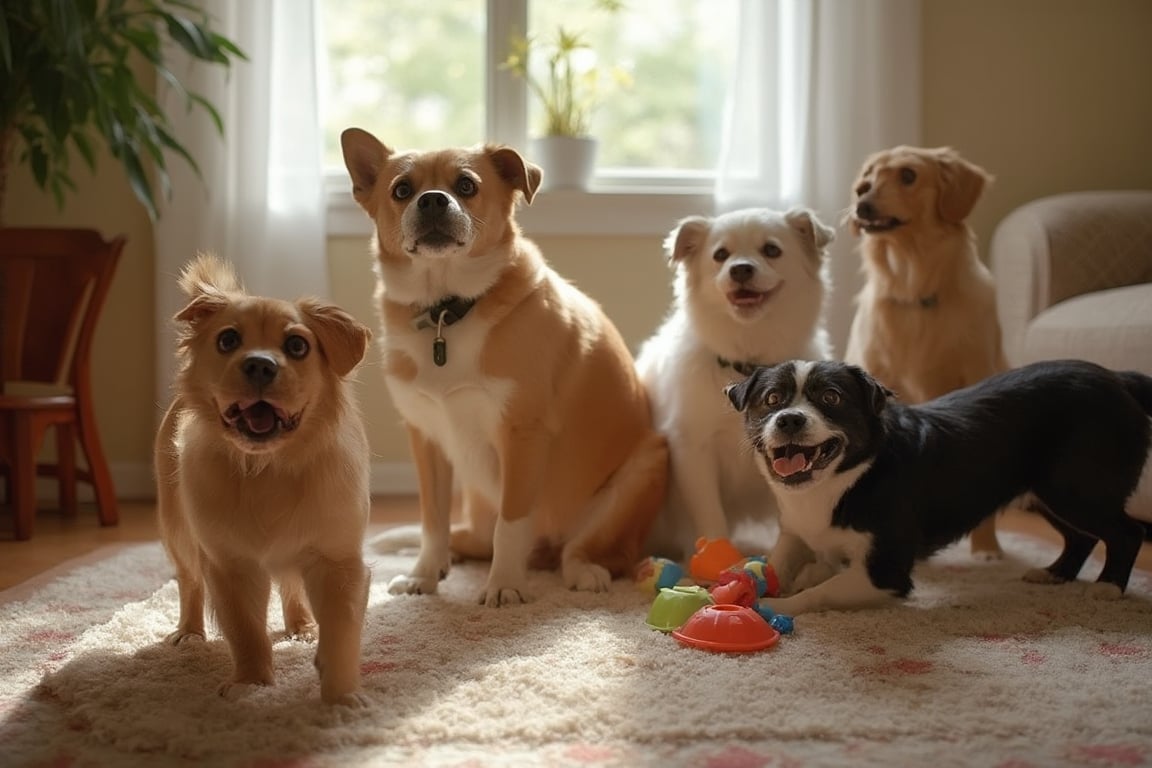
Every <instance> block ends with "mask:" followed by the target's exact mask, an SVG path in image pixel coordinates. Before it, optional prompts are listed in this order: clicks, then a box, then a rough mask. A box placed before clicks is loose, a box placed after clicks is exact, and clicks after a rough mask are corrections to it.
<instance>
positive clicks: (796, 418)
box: [776, 411, 808, 435]
mask: <svg viewBox="0 0 1152 768" xmlns="http://www.w3.org/2000/svg"><path fill="white" fill-rule="evenodd" d="M807 424H808V417H807V416H805V415H804V414H802V413H800V412H799V411H785V412H784V413H782V414H780V415H779V416H777V417H776V429H777V430H779V431H780V432H783V433H784V434H785V435H795V434H797V433H799V432H800V431H801V430H802V429H804V427H805V426H807Z"/></svg>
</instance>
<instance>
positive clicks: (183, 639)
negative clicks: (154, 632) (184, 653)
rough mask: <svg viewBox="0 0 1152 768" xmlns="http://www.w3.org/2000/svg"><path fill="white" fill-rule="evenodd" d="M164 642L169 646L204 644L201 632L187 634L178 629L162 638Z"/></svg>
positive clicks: (185, 631)
mask: <svg viewBox="0 0 1152 768" xmlns="http://www.w3.org/2000/svg"><path fill="white" fill-rule="evenodd" d="M164 642H165V643H168V644H169V645H186V644H190V643H202V642H204V633H203V632H189V631H187V630H183V629H178V630H176V631H175V632H173V633H171V634H170V635H168V636H167V637H165V638H164Z"/></svg>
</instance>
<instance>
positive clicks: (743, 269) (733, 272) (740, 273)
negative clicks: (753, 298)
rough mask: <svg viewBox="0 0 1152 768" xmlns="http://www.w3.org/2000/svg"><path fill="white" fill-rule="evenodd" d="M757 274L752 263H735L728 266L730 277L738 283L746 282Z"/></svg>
mask: <svg viewBox="0 0 1152 768" xmlns="http://www.w3.org/2000/svg"><path fill="white" fill-rule="evenodd" d="M755 276H756V268H755V267H754V266H752V265H751V264H733V265H732V266H731V267H729V268H728V277H730V278H732V279H733V280H735V281H736V282H738V283H746V282H748V281H749V280H751V279H752V278H753V277H755Z"/></svg>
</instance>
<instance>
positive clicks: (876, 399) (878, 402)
mask: <svg viewBox="0 0 1152 768" xmlns="http://www.w3.org/2000/svg"><path fill="white" fill-rule="evenodd" d="M846 367H847V368H848V370H849V371H851V372H852V374H853V375H854V376H855V377H856V380H857V381H859V382H860V385H861V386H862V387H863V389H864V393H865V395H866V396H867V402H868V404H869V405H871V406H872V412H873V413H874V414H876V415H877V416H879V415H880V414H881V413H882V412H883V411H884V408H885V407H886V406H887V405H888V399H889V398H891V397H895V394H894V393H893V392H892V390H890V389H888V387H886V386H884V385H883V384H881V383H880V382H879V381H877V380H876V379H874V378H873V377H872V375H871V374H870V373H868V372H867V371H865V370H864V369H863V368H861V367H860V366H858V365H849V366H846Z"/></svg>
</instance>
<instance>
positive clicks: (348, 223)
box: [327, 188, 713, 237]
mask: <svg viewBox="0 0 1152 768" xmlns="http://www.w3.org/2000/svg"><path fill="white" fill-rule="evenodd" d="M712 211H713V202H712V195H711V194H707V193H702V192H700V191H698V190H691V189H689V190H669V189H635V190H622V189H619V188H606V189H595V188H594V189H592V190H590V191H588V192H581V191H575V190H552V191H544V192H539V193H537V194H536V198H535V199H534V200H533V201H532V204H531V205H523V204H521V205H520V208H519V209H518V210H517V213H516V218H517V220H518V221H519V222H520V227H521V229H523V230H524V232H525V233H526V234H527V235H529V236H530V237H535V236H540V235H592V236H602V235H609V236H628V235H661V236H663V235H666V234H668V233H669V232H670V231H671V230H672V228H673V227H675V226H676V222H677V221H679V220H680V219H682V218H684V217H685V216H693V215H710V214H711V213H712ZM327 221H328V236H329V237H368V236H369V235H370V234H371V232H372V222H371V221H370V220H369V219H368V217H367V216H366V215H365V214H364V211H362V210H361V209H360V207H359V206H358V205H357V204H356V201H355V200H353V199H352V193H351V192H350V191H347V190H339V191H337V190H329V193H328V219H327Z"/></svg>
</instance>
